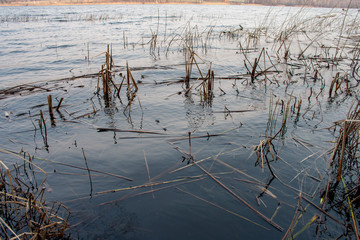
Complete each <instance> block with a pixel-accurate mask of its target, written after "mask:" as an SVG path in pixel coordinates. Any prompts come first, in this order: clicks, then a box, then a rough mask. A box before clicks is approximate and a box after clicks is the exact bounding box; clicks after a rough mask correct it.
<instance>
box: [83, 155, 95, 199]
mask: <svg viewBox="0 0 360 240" xmlns="http://www.w3.org/2000/svg"><path fill="white" fill-rule="evenodd" d="M81 150H82V153H83V156H84V160H85V165H86V169H87V171H88V174H89V180H90V197H92V193H93V183H92V180H91V173H90V169H89V165H88V163H87V160H86V156H85V151H84V148H81Z"/></svg>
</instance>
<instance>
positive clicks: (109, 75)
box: [98, 44, 116, 99]
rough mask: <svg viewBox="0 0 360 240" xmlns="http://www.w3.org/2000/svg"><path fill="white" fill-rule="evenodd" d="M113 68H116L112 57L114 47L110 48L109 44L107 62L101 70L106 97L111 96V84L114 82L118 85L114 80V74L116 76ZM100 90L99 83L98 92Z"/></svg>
mask: <svg viewBox="0 0 360 240" xmlns="http://www.w3.org/2000/svg"><path fill="white" fill-rule="evenodd" d="M113 68H114V61H113V58H112V48H110V46H109V44H108V45H107V51H106V52H105V64H103V65H102V66H101V70H100V72H99V77H100V78H101V79H102V85H103V93H104V97H105V98H106V99H108V98H109V94H110V92H111V88H110V84H112V85H113V86H114V87H115V88H116V85H115V83H114V81H113V76H114V71H113ZM99 91H100V86H99V83H98V92H99Z"/></svg>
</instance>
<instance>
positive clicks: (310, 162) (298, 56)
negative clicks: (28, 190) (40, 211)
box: [0, 5, 360, 239]
mask: <svg viewBox="0 0 360 240" xmlns="http://www.w3.org/2000/svg"><path fill="white" fill-rule="evenodd" d="M357 14H358V11H357V10H355V9H350V10H349V11H346V10H342V9H325V8H321V9H320V8H287V7H265V6H230V5H229V6H227V5H217V6H215V5H214V6H213V5H96V6H95V5H94V6H42V7H0V40H1V41H0V89H3V90H4V89H10V88H12V87H14V89H16V91H14V92H12V94H10V93H9V92H6V93H5V92H4V91H3V90H2V92H1V95H0V112H1V116H0V121H1V126H0V131H1V136H2V138H1V140H0V146H1V148H2V149H7V150H11V151H14V152H19V151H20V150H22V151H24V152H29V153H30V155H32V156H34V160H33V161H34V162H36V164H38V165H39V166H40V167H41V168H43V169H44V170H45V171H46V172H47V174H48V178H47V183H46V184H47V193H46V195H47V199H48V200H49V201H60V202H62V203H63V204H64V205H66V206H67V207H68V208H69V210H70V211H71V218H70V223H71V225H72V226H73V227H72V232H71V234H72V237H73V238H80V239H261V238H262V239H279V238H282V237H283V236H284V235H285V232H286V230H287V229H288V228H289V226H290V224H291V222H292V219H293V216H294V213H295V211H296V209H297V206H298V202H299V200H298V196H299V193H300V192H301V193H302V194H304V195H305V196H306V197H307V198H309V199H311V200H312V201H313V202H314V203H316V204H319V202H320V197H321V193H322V191H323V190H324V188H325V187H326V184H327V180H328V178H329V171H328V170H329V169H328V167H329V157H330V155H329V152H330V150H331V148H332V147H333V143H331V141H334V139H335V137H336V136H337V133H336V131H334V130H329V129H328V128H329V127H331V126H332V125H333V122H334V121H337V120H341V119H344V118H346V114H347V112H348V110H349V108H350V106H351V104H352V103H353V102H354V101H356V100H357V96H358V94H357V93H358V89H357V87H356V86H357V82H358V80H359V79H357V76H358V75H356V73H358V68H356V67H357V65H356V62H357V61H358V55H357V54H358V52H359V50H358V49H359V47H358V45H356V44H358V39H359V33H360V31H359V24H358V23H359V20H358V15H357ZM339 36H341V37H340V38H339ZM108 44H110V46H111V48H112V56H113V60H114V63H115V65H116V66H117V67H116V69H115V71H116V77H115V79H114V81H115V82H116V84H117V86H119V84H120V83H121V79H122V77H120V76H119V74H120V73H121V74H122V76H126V69H125V66H126V63H127V62H128V64H129V67H130V69H131V70H132V75H133V76H134V79H135V80H136V81H137V82H138V86H139V90H138V92H137V93H136V98H135V100H134V101H133V102H132V103H131V108H130V107H129V105H128V99H127V97H126V94H125V93H124V91H125V90H124V89H123V90H122V92H121V94H120V95H121V96H122V97H121V98H118V97H117V96H116V94H115V95H112V96H111V97H110V99H104V97H103V96H102V91H100V93H99V94H96V93H95V92H96V90H97V85H98V78H97V76H95V75H96V73H97V72H99V71H100V70H101V65H102V64H104V62H105V52H106V50H107V45H108ZM155 44H156V45H155ZM184 46H188V47H189V49H192V51H193V52H194V53H196V54H195V55H194V58H195V60H196V62H197V63H198V65H197V66H195V65H194V66H193V68H192V75H191V77H192V78H193V79H192V82H191V86H192V88H191V90H186V89H185V86H184V85H183V84H182V83H181V82H179V81H180V80H183V79H184V77H185V64H184V63H185V57H186V55H185V52H186V50H185V48H184ZM336 46H337V47H338V48H336ZM262 49H263V50H262ZM336 49H338V50H336ZM261 52H262V54H260V53H261ZM259 56H260V57H259ZM255 59H257V60H258V65H259V68H261V69H262V70H261V71H260V70H259V69H257V70H256V71H255V73H256V74H255V75H256V76H255V79H254V80H253V81H252V80H251V76H250V75H251V70H252V66H253V65H252V64H253V63H254V61H256V60H255ZM331 59H335V60H336V59H340V60H336V61H332V60H331ZM210 66H211V69H212V70H213V71H214V74H215V82H214V87H213V89H214V90H213V95H214V97H213V98H210V99H207V100H206V101H205V100H204V96H203V95H202V93H201V89H200V86H199V85H200V83H201V80H199V79H197V78H199V77H201V76H200V75H201V74H203V75H206V73H207V71H208V69H209V68H210ZM197 67H198V68H199V69H200V70H201V74H200V73H199V71H198V69H197ZM263 70H266V71H264V72H262V71H263ZM354 72H355V74H354ZM337 73H339V74H340V75H339V76H344V74H348V75H347V76H348V79H349V84H350V87H351V92H352V95H346V94H345V92H346V91H345V90H344V88H343V87H340V90H339V91H338V94H337V95H336V97H333V98H329V93H328V92H329V87H330V83H331V81H332V80H333V78H334V77H335V76H336V74H337ZM79 76H82V77H79ZM73 77H74V78H73ZM21 84H23V88H16V86H18V85H21ZM28 87H29V88H28ZM29 89H31V90H29ZM44 89H45V90H44ZM341 90H343V91H342V92H341ZM49 94H52V96H53V99H54V100H53V101H54V105H55V104H56V105H57V104H58V102H59V101H60V99H61V98H64V101H63V103H62V106H61V107H60V109H59V110H60V111H59V112H55V122H56V125H53V126H51V123H50V117H49V116H48V113H47V96H48V95H49ZM300 100H301V102H300ZM286 106H288V110H289V111H288V112H287V113H286V111H287V110H286V109H287V107H286ZM129 109H130V110H129ZM269 109H270V110H269ZM40 110H42V111H43V112H44V115H45V118H46V122H47V125H48V129H47V131H48V132H47V142H46V143H45V140H44V137H43V136H42V135H41V130H40V129H39V127H36V124H37V121H38V119H40V116H39V112H40ZM243 110H245V111H243ZM94 112H96V113H94ZM269 112H272V114H269ZM284 119H286V120H287V122H286V124H285V127H284V131H283V132H282V133H281V134H280V135H281V136H279V135H277V138H276V139H274V140H273V141H272V144H273V145H272V147H270V149H271V150H269V152H268V153H267V154H266V158H268V160H269V161H270V165H271V167H272V171H273V172H274V173H275V175H276V178H274V179H273V177H272V174H271V172H270V171H269V168H268V165H267V163H266V161H265V158H261V157H260V158H259V159H258V157H257V154H256V153H255V152H254V146H257V145H259V144H260V143H262V142H261V141H263V140H264V139H265V137H266V134H268V135H270V136H272V135H274V134H275V133H276V132H278V131H279V129H281V128H280V127H281V123H282V122H283V121H284ZM100 128H106V131H101V130H99V129H100ZM189 132H190V133H191V140H189ZM46 145H48V146H46ZM268 146H270V145H264V150H265V148H266V147H268ZM83 151H84V153H85V155H86V159H87V163H88V166H89V168H91V169H93V170H96V171H97V172H96V171H93V172H92V173H91V174H92V188H91V187H90V183H89V176H88V172H87V171H86V165H85V161H84V153H83ZM189 154H191V156H192V157H193V158H194V161H199V160H202V159H204V161H202V162H200V163H198V164H195V165H194V164H191V163H192V159H191V157H189V156H190V155H189ZM274 156H275V157H274ZM0 158H1V159H2V160H3V161H4V163H6V164H9V165H11V164H13V163H14V161H16V159H13V158H12V157H10V156H9V155H7V154H3V153H2V154H1V155H0ZM54 161H55V162H54ZM59 163H60V164H59ZM64 164H68V165H64ZM69 165H75V166H80V167H82V168H85V169H82V170H81V169H78V168H74V167H71V166H69ZM183 167H184V168H183ZM99 171H100V172H99ZM104 173H105V174H104ZM114 175H117V176H114ZM118 175H121V176H124V177H126V178H130V179H132V181H128V180H126V179H123V178H120V177H118ZM150 185H151V186H150ZM136 186H141V187H136ZM224 186H225V187H224ZM264 189H267V190H264ZM104 191H105V193H104ZM107 191H109V192H107ZM230 191H231V192H232V193H233V194H232V193H230ZM90 194H91V195H92V196H90ZM234 195H236V196H237V197H238V198H237V197H235V196H234ZM239 198H241V199H243V200H244V201H245V202H247V203H248V204H249V205H251V206H252V208H253V209H250V208H249V207H248V206H246V204H244V202H243V201H241V200H239ZM303 204H304V206H303V207H304V208H301V211H304V212H303V215H302V216H301V217H299V221H298V222H297V225H295V226H294V230H293V234H296V233H298V237H299V238H300V239H309V238H315V237H319V238H328V237H331V238H336V237H338V236H340V235H341V234H343V233H344V232H345V229H344V228H343V227H342V226H339V225H338V224H336V223H334V222H331V220H327V221H323V217H322V218H318V219H317V221H316V222H314V223H312V224H311V225H309V226H308V225H307V224H308V223H309V221H310V219H311V218H312V217H313V216H314V215H319V216H320V215H321V212H319V211H318V210H317V209H315V208H313V207H312V206H308V205H307V204H305V203H303ZM305 209H306V211H305ZM254 210H256V211H258V212H260V213H261V214H262V215H264V216H265V217H266V218H268V219H271V221H272V222H274V223H275V224H277V225H279V226H280V228H281V229H282V231H279V229H277V228H276V227H274V226H273V225H271V224H269V223H268V222H266V221H265V220H264V218H263V217H261V216H260V215H259V214H258V213H256V212H255V211H254ZM329 212H330V213H331V214H333V215H335V216H336V218H338V219H340V221H344V222H346V217H345V215H344V214H343V213H342V212H337V211H336V209H331V208H330V209H329ZM303 228H305V231H302V229H303ZM325 229H326V231H325ZM350 234H351V233H350Z"/></svg>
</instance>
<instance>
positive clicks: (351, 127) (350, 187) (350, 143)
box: [322, 101, 360, 239]
mask: <svg viewBox="0 0 360 240" xmlns="http://www.w3.org/2000/svg"><path fill="white" fill-rule="evenodd" d="M336 126H340V130H339V136H338V138H337V141H336V145H335V147H334V148H333V151H332V154H331V157H330V160H331V161H330V163H331V165H332V170H333V175H330V178H329V182H328V184H327V188H326V190H325V191H324V194H323V196H322V200H323V204H326V203H329V204H330V205H332V206H331V207H335V208H337V209H338V210H339V212H340V213H341V214H343V215H344V216H346V219H347V221H349V225H350V221H351V222H352V226H351V227H350V228H349V229H350V230H351V231H352V232H353V233H354V234H355V236H356V238H357V239H360V238H359V226H358V220H357V219H356V216H358V215H359V211H358V207H359V206H360V164H359V163H360V161H359V160H360V156H359V151H360V101H358V102H357V103H356V105H355V106H354V107H352V108H350V111H349V113H348V115H347V118H346V119H345V120H341V121H338V122H336ZM334 175H335V176H334ZM334 202H335V204H334ZM354 206H356V208H354ZM349 217H351V220H350V218H349Z"/></svg>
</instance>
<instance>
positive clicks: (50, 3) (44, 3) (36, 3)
mask: <svg viewBox="0 0 360 240" xmlns="http://www.w3.org/2000/svg"><path fill="white" fill-rule="evenodd" d="M127 4H128V5H137V4H138V5H161V4H166V5H169V4H170V5H176V4H179V5H180V4H181V5H182V4H194V5H242V6H277V7H285V6H286V5H280V4H278V5H265V4H256V3H234V2H166V3H164V2H160V3H157V2H145V1H121V2H81V3H79V2H56V1H33V2H13V3H0V6H69V5H127ZM288 7H316V6H299V5H293V6H288Z"/></svg>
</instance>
